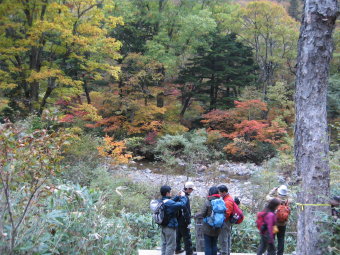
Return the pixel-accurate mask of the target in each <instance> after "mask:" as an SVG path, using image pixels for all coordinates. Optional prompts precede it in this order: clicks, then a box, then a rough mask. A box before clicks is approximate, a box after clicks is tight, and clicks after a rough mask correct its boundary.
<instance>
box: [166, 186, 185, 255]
mask: <svg viewBox="0 0 340 255" xmlns="http://www.w3.org/2000/svg"><path fill="white" fill-rule="evenodd" d="M160 192H161V195H162V200H163V202H164V206H165V221H164V224H163V225H161V229H162V235H161V238H162V255H173V254H174V252H175V249H176V228H177V227H178V222H177V215H178V211H179V210H180V209H182V208H184V206H185V205H186V203H187V197H186V196H185V193H184V192H181V193H180V197H179V198H178V197H177V199H178V201H177V199H176V201H174V200H172V199H171V187H170V186H167V185H164V186H162V187H161V190H160Z"/></svg>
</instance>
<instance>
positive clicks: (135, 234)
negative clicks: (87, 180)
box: [0, 184, 159, 255]
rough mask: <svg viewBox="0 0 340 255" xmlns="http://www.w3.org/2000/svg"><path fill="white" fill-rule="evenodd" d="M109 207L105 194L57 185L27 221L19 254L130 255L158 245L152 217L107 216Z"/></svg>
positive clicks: (21, 237) (131, 215) (16, 252)
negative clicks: (104, 207)
mask: <svg viewBox="0 0 340 255" xmlns="http://www.w3.org/2000/svg"><path fill="white" fill-rule="evenodd" d="M17 195H19V194H17ZM105 204H106V201H105V193H104V192H100V191H96V190H94V189H88V188H86V187H81V186H79V185H69V184H68V185H65V184H63V185H58V186H56V187H55V189H54V190H53V192H52V193H51V195H50V196H47V197H46V198H45V200H43V201H42V202H41V206H39V207H38V206H36V207H35V208H34V209H35V211H34V212H35V213H34V214H32V215H31V216H30V217H29V218H27V219H26V220H25V228H24V229H23V232H22V234H21V235H20V239H18V240H19V242H17V245H16V248H15V254H116V255H125V254H126V255H130V254H136V250H137V249H138V248H144V249H151V248H152V247H154V246H156V244H157V242H158V237H159V234H158V230H157V229H156V228H154V227H153V224H152V219H151V216H150V215H140V214H134V213H123V214H121V215H114V214H112V215H110V217H105V216H104V215H103V214H102V208H103V206H105ZM0 245H2V244H0Z"/></svg>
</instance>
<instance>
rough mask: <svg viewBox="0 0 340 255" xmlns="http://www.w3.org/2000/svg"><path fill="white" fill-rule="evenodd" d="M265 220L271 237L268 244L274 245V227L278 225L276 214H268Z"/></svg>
mask: <svg viewBox="0 0 340 255" xmlns="http://www.w3.org/2000/svg"><path fill="white" fill-rule="evenodd" d="M265 218H266V222H267V229H268V235H269V240H268V243H274V232H273V228H274V225H275V224H276V218H275V214H274V213H268V214H267V215H266V217H265Z"/></svg>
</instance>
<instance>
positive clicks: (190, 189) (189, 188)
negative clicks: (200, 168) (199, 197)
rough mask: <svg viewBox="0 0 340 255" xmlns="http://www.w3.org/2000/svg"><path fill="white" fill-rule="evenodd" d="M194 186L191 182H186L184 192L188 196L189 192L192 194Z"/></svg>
mask: <svg viewBox="0 0 340 255" xmlns="http://www.w3.org/2000/svg"><path fill="white" fill-rule="evenodd" d="M195 189H196V188H195V185H194V183H193V182H186V183H185V184H184V191H185V192H186V193H188V194H190V193H191V192H193V191H194V190H195Z"/></svg>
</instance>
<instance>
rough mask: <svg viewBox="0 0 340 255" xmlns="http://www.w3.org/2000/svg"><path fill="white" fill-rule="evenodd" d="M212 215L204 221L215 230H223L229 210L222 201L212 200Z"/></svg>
mask: <svg viewBox="0 0 340 255" xmlns="http://www.w3.org/2000/svg"><path fill="white" fill-rule="evenodd" d="M210 202H211V207H212V211H211V215H210V216H208V217H205V218H204V219H203V221H204V222H205V223H207V224H208V225H209V226H211V227H213V228H221V227H222V225H223V222H224V220H225V212H226V210H227V208H226V207H225V203H224V201H223V200H221V199H214V200H211V201H210Z"/></svg>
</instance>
